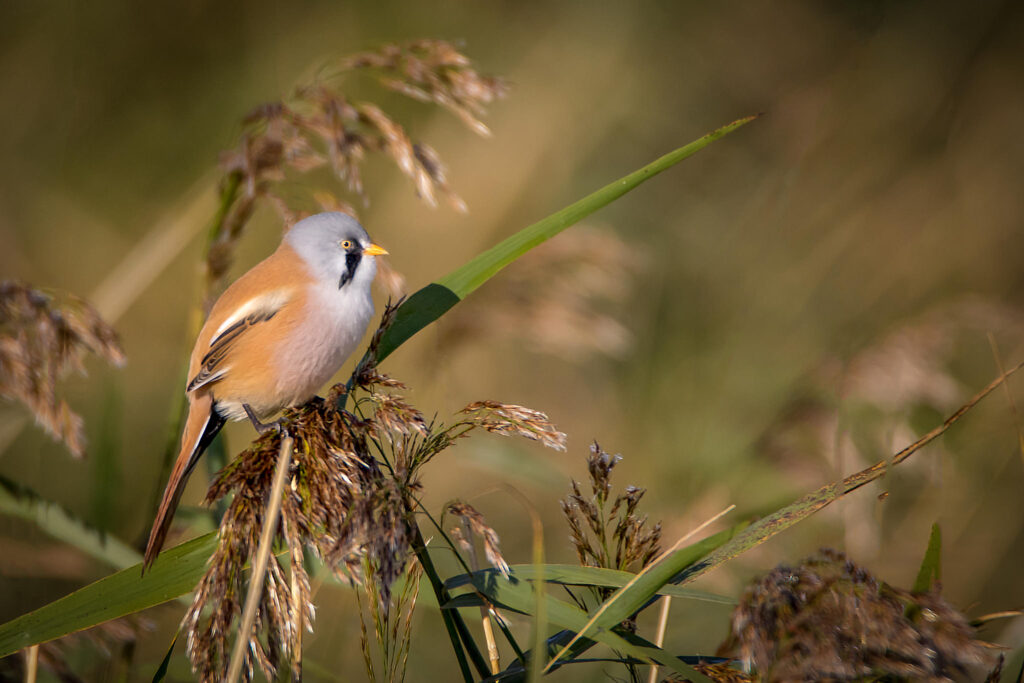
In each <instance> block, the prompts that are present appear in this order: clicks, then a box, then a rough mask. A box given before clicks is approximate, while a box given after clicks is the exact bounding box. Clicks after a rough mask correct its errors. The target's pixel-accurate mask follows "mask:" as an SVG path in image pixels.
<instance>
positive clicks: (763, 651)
mask: <svg viewBox="0 0 1024 683" xmlns="http://www.w3.org/2000/svg"><path fill="white" fill-rule="evenodd" d="M720 654H722V655H723V656H730V657H736V658H739V659H741V660H742V661H743V662H744V663H745V664H746V665H747V666H750V665H753V666H754V667H755V668H756V669H757V672H758V677H759V678H758V680H764V681H802V680H812V679H813V680H823V679H827V680H833V681H852V680H877V679H884V680H894V679H895V680H905V679H912V680H929V681H931V680H935V681H937V680H951V679H952V677H954V676H962V675H963V674H965V673H966V672H967V671H968V669H969V668H971V667H976V666H979V665H989V666H990V665H991V660H992V659H993V657H992V655H991V653H990V652H989V650H988V646H987V645H986V644H985V643H982V642H980V641H978V640H975V639H974V632H973V629H972V628H971V627H970V625H969V624H968V622H967V619H966V618H965V617H964V616H963V615H962V614H960V613H959V612H958V611H957V610H956V609H954V608H953V607H952V606H950V605H949V603H947V602H946V601H945V600H943V599H942V598H941V597H939V595H938V593H937V592H928V593H910V592H909V591H905V590H901V589H898V588H893V587H892V586H889V585H887V584H885V583H882V582H880V581H878V580H877V579H876V578H875V577H873V576H872V575H871V574H869V573H868V572H867V571H866V570H864V569H862V568H861V567H858V566H857V565H855V564H853V562H851V561H849V560H848V559H847V558H846V556H845V555H843V554H842V553H840V552H837V551H835V550H828V549H825V550H821V551H820V552H819V554H818V555H817V556H814V557H811V558H809V559H807V560H805V561H804V562H802V563H801V564H800V565H798V566H796V567H787V566H779V567H777V568H776V569H774V570H772V571H771V572H769V573H768V574H767V575H766V576H765V577H764V578H762V579H761V580H760V581H757V582H755V583H754V584H753V585H752V586H751V587H750V588H748V589H747V591H746V592H745V594H744V596H743V599H742V600H741V602H740V604H739V606H737V608H736V610H735V611H734V612H733V616H732V624H731V633H730V636H729V638H728V639H727V640H726V642H725V643H723V645H722V647H721V649H720Z"/></svg>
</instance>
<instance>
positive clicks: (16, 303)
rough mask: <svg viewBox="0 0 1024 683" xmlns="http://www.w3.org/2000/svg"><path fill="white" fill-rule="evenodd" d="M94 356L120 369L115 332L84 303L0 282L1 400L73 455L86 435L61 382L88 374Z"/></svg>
mask: <svg viewBox="0 0 1024 683" xmlns="http://www.w3.org/2000/svg"><path fill="white" fill-rule="evenodd" d="M90 353H91V354H95V355H97V356H100V357H101V358H103V359H105V360H106V361H107V362H109V363H111V364H113V365H115V366H118V367H120V366H121V365H124V362H125V356H124V352H123V351H122V350H121V344H120V342H119V341H118V338H117V333H116V332H115V331H114V328H113V327H111V326H110V325H108V324H107V323H106V322H104V321H103V319H102V318H101V317H100V315H99V313H97V312H96V310H95V309H94V308H93V307H92V306H90V305H89V304H88V303H86V302H85V301H84V300H82V299H80V298H78V297H76V296H73V295H70V294H63V295H59V296H58V295H56V294H49V293H45V292H43V291H41V290H38V289H33V288H32V287H30V286H29V285H27V284H25V283H22V282H16V281H10V280H8V281H4V282H0V396H4V397H6V398H10V399H15V400H18V401H20V402H21V403H23V404H24V405H25V406H26V407H27V408H28V409H29V410H30V411H31V412H32V414H33V415H34V416H35V418H36V422H37V423H38V424H39V425H40V426H41V427H43V429H45V430H46V431H47V432H48V433H49V434H50V435H51V436H53V437H54V438H55V439H57V440H59V441H62V442H63V443H64V444H65V445H66V446H67V447H68V450H69V451H71V454H72V455H74V456H75V457H82V456H83V455H84V454H85V431H84V428H83V424H82V418H81V417H79V416H78V415H77V414H76V413H75V412H74V411H73V410H71V407H70V406H69V405H68V403H67V401H65V400H64V399H62V398H60V397H59V395H58V391H57V383H58V382H59V380H60V379H61V378H62V377H64V376H65V375H66V374H67V373H69V372H72V371H75V372H79V373H83V374H84V373H85V357H86V355H88V354H90Z"/></svg>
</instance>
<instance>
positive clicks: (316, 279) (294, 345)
mask: <svg viewBox="0 0 1024 683" xmlns="http://www.w3.org/2000/svg"><path fill="white" fill-rule="evenodd" d="M387 253H388V252H387V251H385V250H384V249H382V248H381V247H379V246H377V245H376V244H373V243H372V242H371V241H370V237H369V235H367V234H366V231H365V230H363V228H362V226H361V225H359V223H358V222H357V221H356V220H355V219H354V218H352V217H351V216H348V215H346V214H343V213H321V214H317V215H315V216H310V217H309V218H306V219H304V220H302V221H299V222H298V223H296V224H295V225H294V226H293V227H292V228H291V230H289V231H288V232H287V233H286V234H285V236H284V239H283V240H282V241H281V246H279V247H278V248H277V251H275V252H274V253H273V254H271V255H270V256H269V257H267V258H266V259H265V260H263V261H262V262H260V263H258V264H257V265H256V266H254V267H253V268H252V270H250V271H249V272H247V273H246V274H245V275H243V276H242V277H240V278H239V279H238V280H237V281H235V283H234V284H232V285H231V286H230V287H228V288H227V290H226V291H225V292H224V293H223V294H222V295H221V297H220V298H219V299H218V300H217V302H216V303H215V304H214V305H213V309H212V310H211V311H210V316H209V318H207V320H206V324H204V325H203V329H202V330H201V331H200V332H199V338H198V339H197V340H196V345H195V348H194V349H193V350H192V358H191V361H190V362H189V370H188V384H187V386H186V388H185V392H186V394H187V396H188V417H187V419H186V420H185V428H184V430H183V432H182V435H181V450H180V451H179V452H178V458H177V460H175V462H174V469H173V470H172V471H171V477H170V480H169V481H168V482H167V488H166V489H164V495H163V498H162V499H161V501H160V508H159V510H158V511H157V514H156V519H155V520H154V521H153V529H152V531H150V534H149V542H148V543H147V545H146V555H145V560H144V562H143V567H144V568H146V567H149V566H150V565H151V564H153V561H154V560H155V559H156V556H157V554H158V553H159V552H160V548H161V547H162V546H163V543H164V539H165V538H166V536H167V531H168V529H169V528H170V525H171V519H172V517H173V515H174V510H175V508H176V507H177V506H178V501H179V500H180V499H181V494H182V492H183V491H184V490H185V483H186V481H187V480H188V476H189V474H191V472H192V469H193V468H194V467H195V465H196V463H197V462H198V461H199V458H200V456H201V455H202V454H203V451H205V450H206V448H207V447H208V446H209V445H210V442H211V441H212V440H213V437H214V436H216V435H217V432H219V431H220V429H221V427H223V426H224V423H225V422H226V421H227V420H242V419H244V418H246V417H248V418H249V419H250V420H251V421H252V424H253V426H254V427H255V428H256V429H257V430H258V431H260V432H261V433H262V432H264V431H266V430H267V429H272V428H273V426H272V425H265V424H263V423H262V422H260V420H261V419H266V418H268V417H270V416H272V415H274V414H275V413H276V412H278V411H279V410H281V409H282V408H285V407H288V406H296V405H300V404H302V403H305V402H306V401H308V400H309V399H311V398H312V397H313V396H314V395H315V394H316V391H317V390H318V389H319V388H320V387H322V386H323V385H324V384H325V383H326V382H327V380H329V379H330V378H331V376H332V375H334V373H336V372H337V371H338V370H339V369H340V368H341V365H342V364H343V363H344V362H345V359H346V358H348V356H349V355H350V354H351V353H352V352H353V351H354V350H355V348H356V345H357V344H358V343H359V341H360V339H362V337H363V334H364V333H365V331H366V326H367V324H368V323H369V322H370V318H371V316H372V315H373V299H372V297H371V296H370V285H371V284H372V282H373V278H374V275H376V272H377V264H376V262H375V258H374V257H376V256H379V255H382V254H387Z"/></svg>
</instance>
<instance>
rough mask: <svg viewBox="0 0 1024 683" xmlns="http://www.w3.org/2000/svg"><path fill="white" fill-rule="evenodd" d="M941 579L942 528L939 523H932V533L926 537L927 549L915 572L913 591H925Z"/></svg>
mask: <svg viewBox="0 0 1024 683" xmlns="http://www.w3.org/2000/svg"><path fill="white" fill-rule="evenodd" d="M940 581H942V530H941V529H940V528H939V523H938V522H936V523H935V524H932V533H931V535H929V537H928V549H927V550H925V551H924V559H923V560H921V569H920V570H919V571H918V572H917V579H916V580H915V581H914V587H913V589H912V590H913V591H914V592H915V593H927V592H928V591H930V590H931V589H932V586H934V585H935V584H937V583H938V582H940Z"/></svg>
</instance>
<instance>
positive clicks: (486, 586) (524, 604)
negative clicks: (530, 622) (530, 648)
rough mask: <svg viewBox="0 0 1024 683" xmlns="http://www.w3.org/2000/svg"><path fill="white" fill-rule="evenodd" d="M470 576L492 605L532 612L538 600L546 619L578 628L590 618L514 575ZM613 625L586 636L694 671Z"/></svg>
mask: <svg viewBox="0 0 1024 683" xmlns="http://www.w3.org/2000/svg"><path fill="white" fill-rule="evenodd" d="M473 578H474V581H473V582H472V585H473V588H474V589H475V590H477V591H478V592H479V593H481V594H482V595H485V596H487V598H488V599H489V600H490V601H491V602H492V603H494V604H495V605H498V606H499V607H502V608H505V609H509V610H512V611H514V612H520V613H522V614H533V613H534V612H536V610H537V603H538V600H542V601H543V603H544V610H545V613H546V614H545V616H546V619H547V621H548V622H549V623H552V624H555V625H556V626H558V627H559V628H565V629H570V630H572V631H577V632H578V631H579V630H580V629H582V628H583V627H584V626H586V624H587V621H588V620H589V618H590V617H589V615H588V614H587V613H586V612H584V611H583V610H581V609H580V608H578V607H576V606H575V605H572V604H570V603H568V602H565V601H564V600H558V599H557V598H554V597H551V596H550V595H547V594H545V593H543V592H541V593H538V592H536V591H535V590H534V587H533V584H532V583H530V582H529V581H525V580H520V579H518V578H516V577H515V576H514V575H513V576H511V577H509V578H507V579H506V578H505V577H503V576H502V575H501V574H500V573H497V572H495V573H493V574H490V575H486V576H484V575H481V573H480V572H476V573H474V577H473ZM617 626H618V624H613V625H612V627H610V628H607V629H600V630H598V629H594V630H592V632H590V633H588V634H587V637H588V638H589V639H591V640H593V641H598V642H601V643H604V644H606V645H608V646H610V647H612V648H614V649H615V650H617V651H619V652H622V653H625V654H627V655H630V656H632V657H636V658H637V659H640V660H643V661H645V662H650V661H654V662H657V663H658V664H660V665H661V666H666V667H669V668H670V669H672V670H673V671H676V672H678V673H682V674H686V675H688V676H693V675H695V672H694V670H693V669H691V668H690V667H689V666H688V665H687V664H685V663H684V662H682V661H681V660H679V659H678V658H676V657H675V656H673V655H671V654H669V653H668V652H666V651H665V650H663V649H661V648H660V647H658V646H656V645H654V644H652V643H650V642H648V641H646V640H644V639H643V638H639V637H638V636H635V635H634V634H629V633H625V632H622V633H620V632H618V631H616V627H617Z"/></svg>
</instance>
